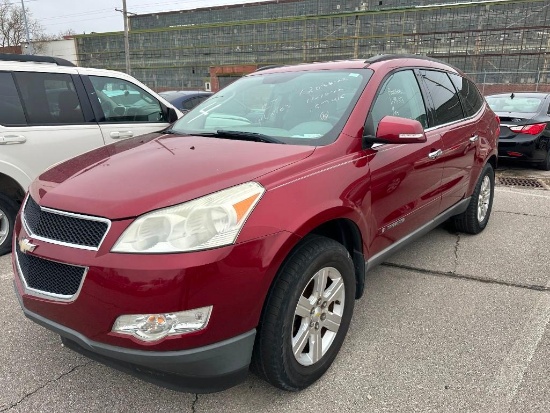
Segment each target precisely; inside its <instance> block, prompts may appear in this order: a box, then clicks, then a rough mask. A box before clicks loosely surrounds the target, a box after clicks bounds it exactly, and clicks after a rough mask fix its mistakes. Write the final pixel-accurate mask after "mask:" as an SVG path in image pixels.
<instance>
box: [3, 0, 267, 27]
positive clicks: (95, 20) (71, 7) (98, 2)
mask: <svg viewBox="0 0 550 413" xmlns="http://www.w3.org/2000/svg"><path fill="white" fill-rule="evenodd" d="M256 1H258V0H172V1H168V0H126V6H127V8H128V11H129V12H133V13H137V14H147V13H154V12H161V11H171V10H183V9H196V8H200V7H210V6H220V5H224V4H237V3H239V4H242V3H253V2H256ZM10 2H11V3H15V4H21V0H11V1H10ZM24 2H25V7H26V8H27V9H28V10H30V12H31V13H32V17H33V18H34V19H36V20H38V21H39V22H40V24H41V25H42V27H44V29H45V31H46V33H48V34H58V33H60V32H66V31H67V30H69V29H72V30H74V31H75V32H76V33H84V32H85V33H91V32H98V33H99V32H109V31H121V30H123V27H124V26H123V21H122V14H121V13H119V12H117V11H115V8H117V9H122V0H24Z"/></svg>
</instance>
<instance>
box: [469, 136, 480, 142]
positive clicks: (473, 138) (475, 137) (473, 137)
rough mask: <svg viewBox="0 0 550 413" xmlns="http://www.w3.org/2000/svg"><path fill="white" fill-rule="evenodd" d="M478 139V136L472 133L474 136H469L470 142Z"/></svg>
mask: <svg viewBox="0 0 550 413" xmlns="http://www.w3.org/2000/svg"><path fill="white" fill-rule="evenodd" d="M478 139H479V136H477V135H474V136H472V137H471V138H470V142H472V143H473V142H476V141H477V140H478Z"/></svg>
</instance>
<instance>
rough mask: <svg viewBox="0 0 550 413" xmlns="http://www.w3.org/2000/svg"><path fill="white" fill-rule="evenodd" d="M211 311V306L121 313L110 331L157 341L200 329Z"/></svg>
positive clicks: (139, 338) (142, 339) (143, 339)
mask: <svg viewBox="0 0 550 413" xmlns="http://www.w3.org/2000/svg"><path fill="white" fill-rule="evenodd" d="M211 311H212V306H210V307H201V308H196V309H194V310H188V311H180V312H179V313H166V314H134V315H121V316H120V317H118V318H117V319H116V321H115V324H114V325H113V328H112V331H113V332H115V333H120V334H128V335H131V336H134V337H135V338H137V339H138V340H141V341H146V342H151V341H158V340H162V339H163V338H164V337H166V336H173V335H178V334H185V333H191V332H193V331H198V330H202V329H203V328H205V327H206V325H207V324H208V320H209V319H210V313H211Z"/></svg>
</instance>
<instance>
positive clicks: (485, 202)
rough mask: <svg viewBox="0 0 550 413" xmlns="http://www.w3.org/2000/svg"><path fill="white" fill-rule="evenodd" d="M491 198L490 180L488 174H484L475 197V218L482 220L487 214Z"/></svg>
mask: <svg viewBox="0 0 550 413" xmlns="http://www.w3.org/2000/svg"><path fill="white" fill-rule="evenodd" d="M490 200H491V180H490V179H489V176H488V175H485V177H484V178H483V182H482V183H481V188H480V190H479V197H478V199H477V220H478V222H483V220H484V219H485V217H486V216H487V211H488V209H489V202H490Z"/></svg>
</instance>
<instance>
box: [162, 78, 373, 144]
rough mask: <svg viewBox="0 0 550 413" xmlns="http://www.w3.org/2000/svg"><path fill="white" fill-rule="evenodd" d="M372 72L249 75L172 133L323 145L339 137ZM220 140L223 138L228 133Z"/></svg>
mask: <svg viewBox="0 0 550 413" xmlns="http://www.w3.org/2000/svg"><path fill="white" fill-rule="evenodd" d="M371 75H372V71H371V70H369V69H360V70H353V71H350V70H346V71H342V70H320V71H305V72H286V73H272V74H261V72H259V73H258V74H254V75H252V76H247V77H244V78H241V79H239V80H237V81H236V82H234V83H232V84H231V85H229V86H227V87H226V88H225V89H223V90H221V91H220V92H218V93H216V94H215V95H214V96H212V97H211V98H210V99H208V100H207V101H205V102H203V103H202V104H200V105H199V106H197V107H196V108H194V109H193V110H191V111H190V112H189V113H187V114H186V115H185V116H184V117H183V118H181V119H180V120H179V121H177V122H176V123H175V124H174V126H173V128H172V131H173V132H175V133H182V134H195V135H197V134H206V135H210V136H212V135H213V134H214V135H215V134H217V135H221V134H220V133H218V131H222V132H227V131H233V132H242V133H240V134H232V136H231V137H233V138H238V137H239V136H241V137H242V136H245V135H248V136H251V134H257V135H260V136H264V137H265V138H266V139H265V140H264V141H267V138H268V137H271V138H274V139H273V140H272V142H280V143H287V144H294V145H312V146H319V145H327V144H329V143H332V142H334V141H335V140H336V138H337V137H338V134H339V133H340V131H341V130H342V128H343V127H344V124H345V122H346V120H347V118H348V117H349V115H350V113H351V111H352V109H353V107H354V106H355V103H356V102H357V99H358V98H359V96H360V94H361V92H362V91H363V89H364V88H365V85H366V84H367V81H368V79H369V78H370V77H371ZM225 135H228V134H227V133H226V134H225Z"/></svg>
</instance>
